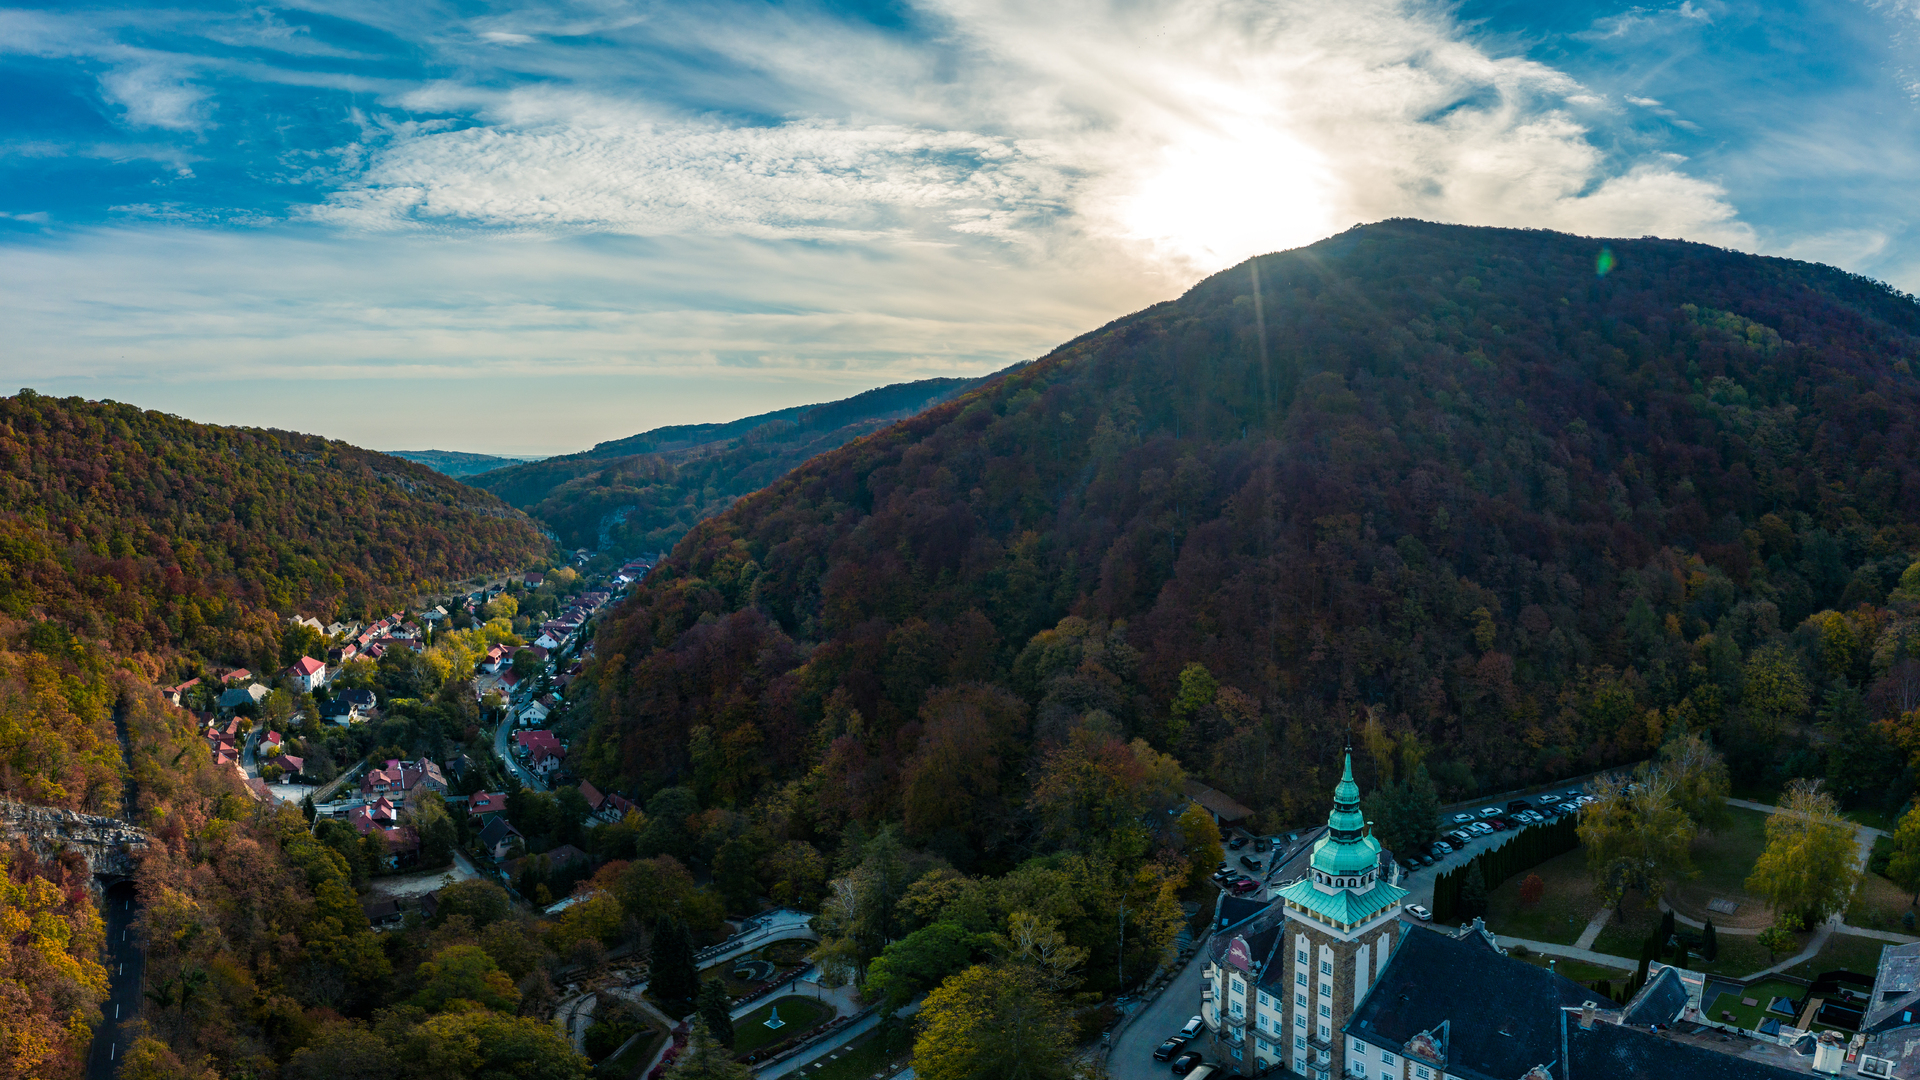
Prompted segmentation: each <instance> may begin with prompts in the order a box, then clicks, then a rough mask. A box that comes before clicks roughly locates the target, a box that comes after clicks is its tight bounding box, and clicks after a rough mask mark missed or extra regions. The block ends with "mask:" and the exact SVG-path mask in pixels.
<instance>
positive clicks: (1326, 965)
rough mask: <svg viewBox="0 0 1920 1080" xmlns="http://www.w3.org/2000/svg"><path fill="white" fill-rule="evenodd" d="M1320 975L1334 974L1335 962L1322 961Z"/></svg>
mask: <svg viewBox="0 0 1920 1080" xmlns="http://www.w3.org/2000/svg"><path fill="white" fill-rule="evenodd" d="M1320 974H1322V975H1331V974H1333V961H1331V960H1322V961H1320Z"/></svg>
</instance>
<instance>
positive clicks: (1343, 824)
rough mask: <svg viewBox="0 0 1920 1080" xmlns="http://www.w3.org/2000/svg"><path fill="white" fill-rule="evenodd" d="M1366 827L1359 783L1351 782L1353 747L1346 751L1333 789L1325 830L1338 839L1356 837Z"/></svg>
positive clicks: (1352, 838)
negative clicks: (1343, 767)
mask: <svg viewBox="0 0 1920 1080" xmlns="http://www.w3.org/2000/svg"><path fill="white" fill-rule="evenodd" d="M1366 828H1367V818H1366V815H1365V814H1362V813H1361V812H1360V785H1359V784H1356V783H1354V782H1353V747H1352V746H1351V745H1349V746H1348V747H1347V751H1346V768H1345V769H1344V770H1343V771H1342V772H1341V775H1340V783H1339V785H1338V786H1336V787H1335V788H1334V789H1333V812H1332V813H1330V814H1328V815H1327V831H1329V832H1331V833H1333V835H1334V837H1335V838H1336V839H1339V840H1354V839H1358V838H1359V836H1360V834H1361V833H1363V832H1365V831H1366Z"/></svg>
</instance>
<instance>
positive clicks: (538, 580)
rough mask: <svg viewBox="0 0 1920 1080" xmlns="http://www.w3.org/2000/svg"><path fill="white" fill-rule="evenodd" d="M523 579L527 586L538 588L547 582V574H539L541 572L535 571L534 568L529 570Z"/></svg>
mask: <svg viewBox="0 0 1920 1080" xmlns="http://www.w3.org/2000/svg"><path fill="white" fill-rule="evenodd" d="M521 580H522V581H523V582H525V584H526V586H527V588H529V589H537V588H539V587H540V586H541V585H543V584H545V583H546V580H547V576H546V575H545V574H539V573H535V572H534V571H532V570H529V571H527V573H526V576H525V577H524V578H522V579H521Z"/></svg>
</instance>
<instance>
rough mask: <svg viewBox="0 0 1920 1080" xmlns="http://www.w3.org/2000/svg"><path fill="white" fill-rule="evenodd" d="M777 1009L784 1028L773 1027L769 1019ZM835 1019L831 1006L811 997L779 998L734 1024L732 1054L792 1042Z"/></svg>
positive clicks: (747, 1052) (793, 995) (792, 995)
mask: <svg viewBox="0 0 1920 1080" xmlns="http://www.w3.org/2000/svg"><path fill="white" fill-rule="evenodd" d="M775 1009H779V1010H780V1020H781V1026H780V1027H777V1028H770V1027H768V1026H767V1018H768V1017H770V1016H772V1015H773V1010H775ZM832 1016H833V1009H832V1007H831V1006H828V1005H826V1004H823V1003H821V1002H819V1001H815V1000H814V999H813V998H810V997H801V996H799V995H798V994H789V995H788V996H786V997H783V998H776V999H774V1000H773V1001H770V1002H768V1003H767V1004H765V1005H762V1006H760V1007H759V1008H757V1009H755V1010H753V1011H752V1012H750V1013H748V1014H747V1015H745V1016H743V1017H741V1018H740V1019H738V1020H735V1021H734V1022H733V1052H734V1053H736V1054H750V1053H752V1052H754V1051H755V1050H758V1049H760V1048H761V1047H763V1046H770V1045H772V1044H773V1043H777V1042H779V1041H781V1040H782V1039H791V1038H793V1037H794V1036H795V1035H798V1034H800V1033H801V1032H803V1031H807V1030H809V1029H811V1028H816V1027H819V1026H820V1025H821V1024H823V1023H825V1022H826V1021H827V1020H828V1019H830V1018H831V1017H832Z"/></svg>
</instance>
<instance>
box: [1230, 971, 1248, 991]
mask: <svg viewBox="0 0 1920 1080" xmlns="http://www.w3.org/2000/svg"><path fill="white" fill-rule="evenodd" d="M1233 992H1234V993H1236V994H1244V993H1246V992H1247V984H1246V983H1243V982H1241V981H1240V976H1238V975H1235V976H1234V977H1233Z"/></svg>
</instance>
